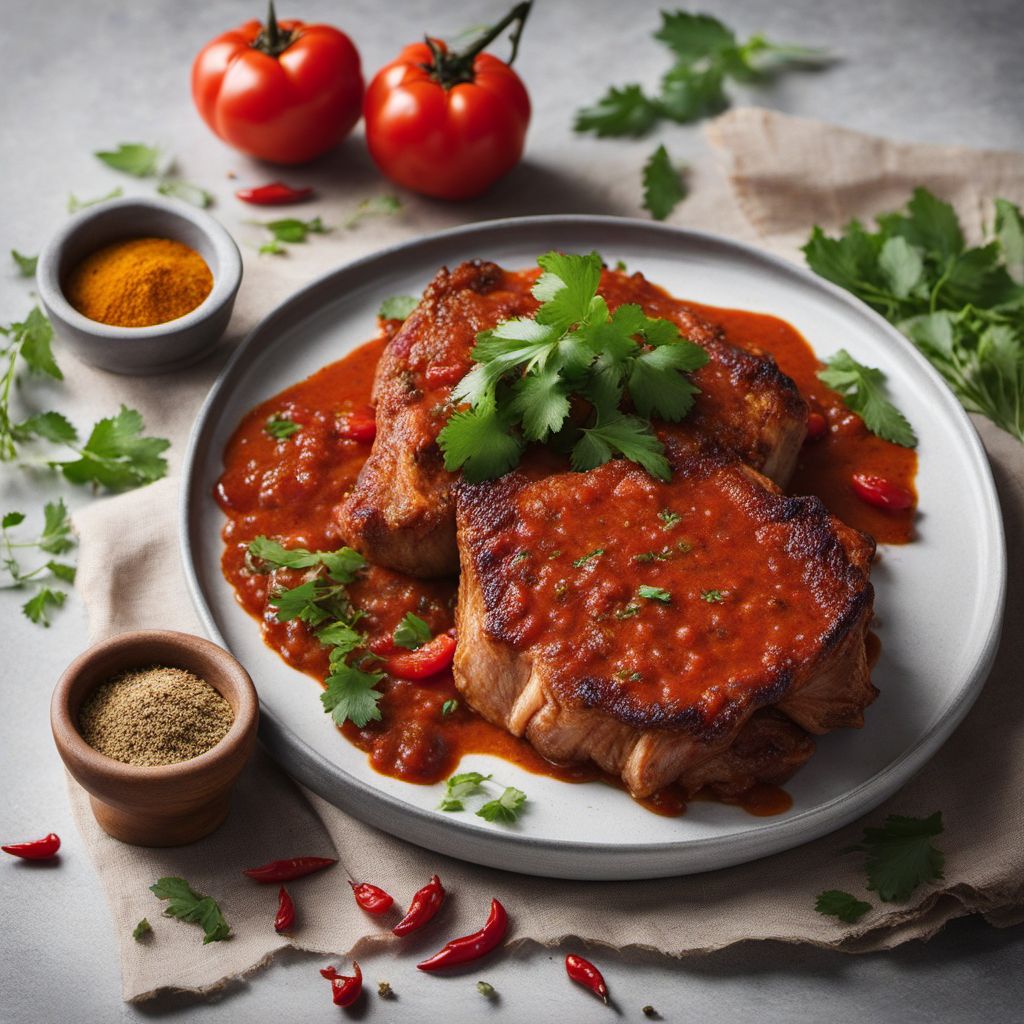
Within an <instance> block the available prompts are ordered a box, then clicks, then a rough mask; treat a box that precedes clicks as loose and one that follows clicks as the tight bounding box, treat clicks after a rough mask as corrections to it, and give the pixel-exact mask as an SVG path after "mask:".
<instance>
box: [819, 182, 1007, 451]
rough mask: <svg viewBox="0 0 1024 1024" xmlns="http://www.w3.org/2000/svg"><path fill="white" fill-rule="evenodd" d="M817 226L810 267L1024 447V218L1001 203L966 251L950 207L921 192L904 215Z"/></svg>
mask: <svg viewBox="0 0 1024 1024" xmlns="http://www.w3.org/2000/svg"><path fill="white" fill-rule="evenodd" d="M876 225H877V229H878V230H877V231H870V230H868V229H867V228H865V227H864V226H863V225H862V224H860V223H859V222H857V221H851V222H850V223H849V224H848V225H847V226H846V228H845V229H844V230H843V233H842V234H841V235H839V236H838V237H835V238H832V237H829V236H827V235H826V234H825V233H824V231H822V230H821V228H819V227H815V228H814V230H813V231H812V233H811V237H810V239H809V240H808V242H807V244H806V245H805V246H804V247H803V252H804V255H805V257H806V259H807V263H808V266H810V268H811V269H812V270H813V271H814V272H815V273H817V274H820V275H821V276H822V277H824V278H827V279H828V280H829V281H832V282H833V283H835V284H838V285H840V286H841V287H843V288H846V289H847V290H848V291H850V292H852V293H853V294H854V295H856V296H857V297H858V298H860V299H862V300H863V301H864V302H866V303H868V305H870V306H872V307H873V308H874V309H875V310H877V311H878V312H879V313H881V314H882V315H883V316H884V317H885V318H886V319H887V320H889V321H890V323H892V324H894V325H895V326H896V327H897V328H899V330H900V331H902V332H903V333H904V334H905V335H906V336H907V337H908V338H909V339H910V340H911V341H912V342H913V343H914V344H915V345H916V346H917V347H918V348H919V349H920V350H921V352H922V353H923V354H924V355H925V356H926V357H927V359H928V360H929V361H930V362H931V363H932V365H933V366H935V368H936V369H937V370H938V371H939V373H941V374H942V376H943V378H944V379H945V381H946V383H947V384H948V385H949V386H950V388H951V389H952V390H953V392H954V394H956V396H957V397H958V398H959V399H960V401H961V403H962V404H963V405H964V407H965V408H966V409H967V410H968V411H970V412H978V413H981V414H982V415H984V416H987V417H988V418H989V419H990V420H992V422H993V423H995V424H996V425H997V426H999V427H1001V428H1002V429H1003V430H1005V431H1007V432H1008V433H1010V434H1012V435H1013V436H1014V437H1016V438H1017V439H1018V440H1019V441H1022V442H1024V218H1022V215H1021V211H1020V210H1019V209H1018V208H1017V207H1016V206H1014V204H1013V203H1010V202H1008V201H1007V200H1005V199H997V200H996V201H995V213H994V218H993V224H992V228H991V230H990V232H989V234H988V237H987V239H986V240H985V241H984V242H983V244H982V245H979V246H975V247H973V248H968V247H967V245H966V243H965V241H964V237H963V232H962V231H961V228H960V223H959V221H958V219H957V216H956V213H955V211H954V210H953V208H952V206H950V205H949V204H948V203H946V202H943V201H942V200H941V199H938V198H937V197H936V196H934V195H932V193H930V192H929V191H927V189H923V188H918V189H916V190H915V191H914V194H913V197H912V198H911V200H910V201H909V202H908V203H907V206H906V208H905V209H904V210H901V211H897V212H893V213H886V214H882V215H881V216H879V217H877V218H876Z"/></svg>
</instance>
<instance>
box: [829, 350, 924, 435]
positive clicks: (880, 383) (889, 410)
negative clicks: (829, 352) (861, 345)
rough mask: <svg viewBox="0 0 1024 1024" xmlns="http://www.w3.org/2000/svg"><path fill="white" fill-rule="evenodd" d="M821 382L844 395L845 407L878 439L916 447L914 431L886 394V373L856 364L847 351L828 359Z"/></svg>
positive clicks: (840, 351) (839, 352)
mask: <svg viewBox="0 0 1024 1024" xmlns="http://www.w3.org/2000/svg"><path fill="white" fill-rule="evenodd" d="M818 380H820V381H821V382H822V383H823V384H827V385H828V386H829V387H830V388H832V390H833V391H838V392H839V394H840V395H842V396H843V402H844V403H845V404H846V407H847V408H848V409H850V410H852V411H853V412H855V413H857V415H858V416H860V418H861V419H862V420H863V421H864V426H866V427H867V428H868V430H870V431H871V433H872V434H877V435H878V437H881V438H884V439H885V440H886V441H892V442H893V443H894V444H899V445H902V446H903V447H904V448H914V447H916V446H917V435H916V434H915V433H914V428H913V427H912V426H911V425H910V423H909V422H908V421H907V418H906V416H904V415H903V413H901V412H900V411H899V409H897V408H896V406H895V405H893V404H892V402H890V401H889V399H888V398H886V397H885V393H884V391H883V388H884V385H885V374H884V373H882V371H881V370H877V369H875V368H874V367H872V366H865V365H864V364H863V363H859V362H857V360H856V359H854V358H853V356H851V355H850V353H849V352H847V351H846V349H842V348H841V349H840V350H839V351H838V352H837V353H836V354H835V355H834V356H831V357H830V358H829V359H827V360H826V366H825V369H824V370H819V371H818Z"/></svg>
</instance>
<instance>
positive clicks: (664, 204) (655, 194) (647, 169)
mask: <svg viewBox="0 0 1024 1024" xmlns="http://www.w3.org/2000/svg"><path fill="white" fill-rule="evenodd" d="M643 180H644V201H643V207H644V209H645V210H649V211H650V214H651V216H652V217H653V218H654V219H655V220H664V219H665V218H666V217H667V216H668V215H669V214H670V213H671V212H672V211H673V210H674V209H675V208H676V206H677V205H678V204H679V203H680V202H682V200H683V199H685V198H686V186H685V185H684V184H683V177H682V173H681V171H680V169H679V168H678V167H675V166H673V164H672V160H671V158H670V157H669V155H668V150H666V149H665V147H664V146H659V147H658V148H657V149H656V150H655V151H654V152H653V153H652V154H651V155H650V157H648V159H647V163H646V164H644V174H643Z"/></svg>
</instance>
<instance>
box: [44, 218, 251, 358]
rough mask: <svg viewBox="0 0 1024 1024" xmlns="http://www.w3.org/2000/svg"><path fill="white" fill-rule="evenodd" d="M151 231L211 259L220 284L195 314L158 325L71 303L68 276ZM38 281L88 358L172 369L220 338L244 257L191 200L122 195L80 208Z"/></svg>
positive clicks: (60, 324) (61, 327)
mask: <svg viewBox="0 0 1024 1024" xmlns="http://www.w3.org/2000/svg"><path fill="white" fill-rule="evenodd" d="M150 236H151V237H155V238H173V239H176V240H177V241H179V242H184V243H185V245H188V246H190V247H191V248H193V249H195V250H196V252H198V253H199V254H200V255H201V256H202V257H203V259H204V260H206V263H207V265H208V266H209V268H210V271H211V273H212V274H213V289H212V290H211V292H210V294H209V295H208V296H207V297H206V299H205V300H204V301H203V302H201V303H200V304H199V305H198V306H197V307H196V308H195V309H193V310H192V312H191V313H186V314H185V316H182V317H179V318H178V319H177V320H169V321H168V322H167V323H164V324H155V325H154V326H152V327H113V326H111V325H109V324H101V323H98V322H97V321H95V320H90V319H89V318H88V317H86V316H83V315H82V314H81V313H79V312H78V310H77V309H75V308H74V307H73V306H72V305H71V303H70V302H68V300H67V299H66V298H65V296H64V288H63V284H64V281H65V280H66V279H67V275H68V274H69V273H70V272H71V271H72V270H73V269H74V267H75V266H76V265H77V264H78V263H80V262H81V261H82V260H83V259H84V258H85V257H86V256H88V255H90V254H91V253H93V252H95V251H96V250H97V249H99V248H100V247H101V246H104V245H106V244H108V243H109V242H115V241H117V240H118V239H121V238H142V237H150ZM36 281H37V284H38V287H39V297H40V299H41V300H42V303H43V307H44V308H45V310H46V313H47V315H48V316H49V318H50V320H51V321H52V323H53V327H54V330H55V331H56V333H57V335H58V337H59V338H60V339H61V340H62V341H63V342H64V343H65V344H66V345H67V346H68V347H69V348H70V349H71V350H72V351H73V352H74V353H75V355H77V356H78V357H79V358H80V359H82V360H83V361H84V362H87V363H91V364H92V365H93V366H98V367H100V368H101V369H103V370H110V371H112V372H113V373H128V374H147V373H166V372H167V371H169V370H177V369H179V368H181V367H183V366H188V365H189V364H190V363H194V362H197V361H198V360H200V359H202V358H203V356H205V355H206V354H207V353H209V351H210V350H211V349H212V348H213V347H214V345H216V344H217V342H218V341H219V340H220V337H221V335H222V334H223V333H224V330H225V328H226V327H227V325H228V320H230V319H231V310H232V307H233V306H234V304H235V295H236V294H237V293H238V286H239V284H241V282H242V258H241V256H240V255H239V253H238V246H237V245H235V242H234V240H233V239H232V237H231V236H230V235H229V234H228V233H227V231H225V230H224V228H222V227H221V226H220V224H218V223H217V221H215V220H214V219H213V218H212V217H211V216H210V215H209V214H207V213H203V211H202V210H199V209H196V208H195V207H193V206H189V205H188V203H185V202H182V201H180V200H172V199H158V198H152V199H117V200H113V201H111V202H106V203H102V204H101V205H99V206H96V207H92V208H90V209H88V210H83V211H82V212H81V213H78V214H76V215H75V216H74V217H72V218H71V219H70V220H69V221H68V222H67V224H66V225H65V226H64V227H63V228H61V229H60V231H58V232H57V233H56V234H55V235H54V236H53V237H52V238H51V239H50V241H49V242H48V243H47V244H46V247H45V248H44V249H43V251H42V252H41V253H40V255H39V264H38V266H37V269H36Z"/></svg>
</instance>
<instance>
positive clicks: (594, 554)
mask: <svg viewBox="0 0 1024 1024" xmlns="http://www.w3.org/2000/svg"><path fill="white" fill-rule="evenodd" d="M603 554H604V548H594V550H593V551H589V552H587V554H585V555H583V556H582V558H577V559H576V561H575V562H573V563H572V565H573V568H574V569H579V568H581V567H582V566H584V565H586V564H587V562H591V561H593V560H594V559H595V558H600V557H601V555H603Z"/></svg>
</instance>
